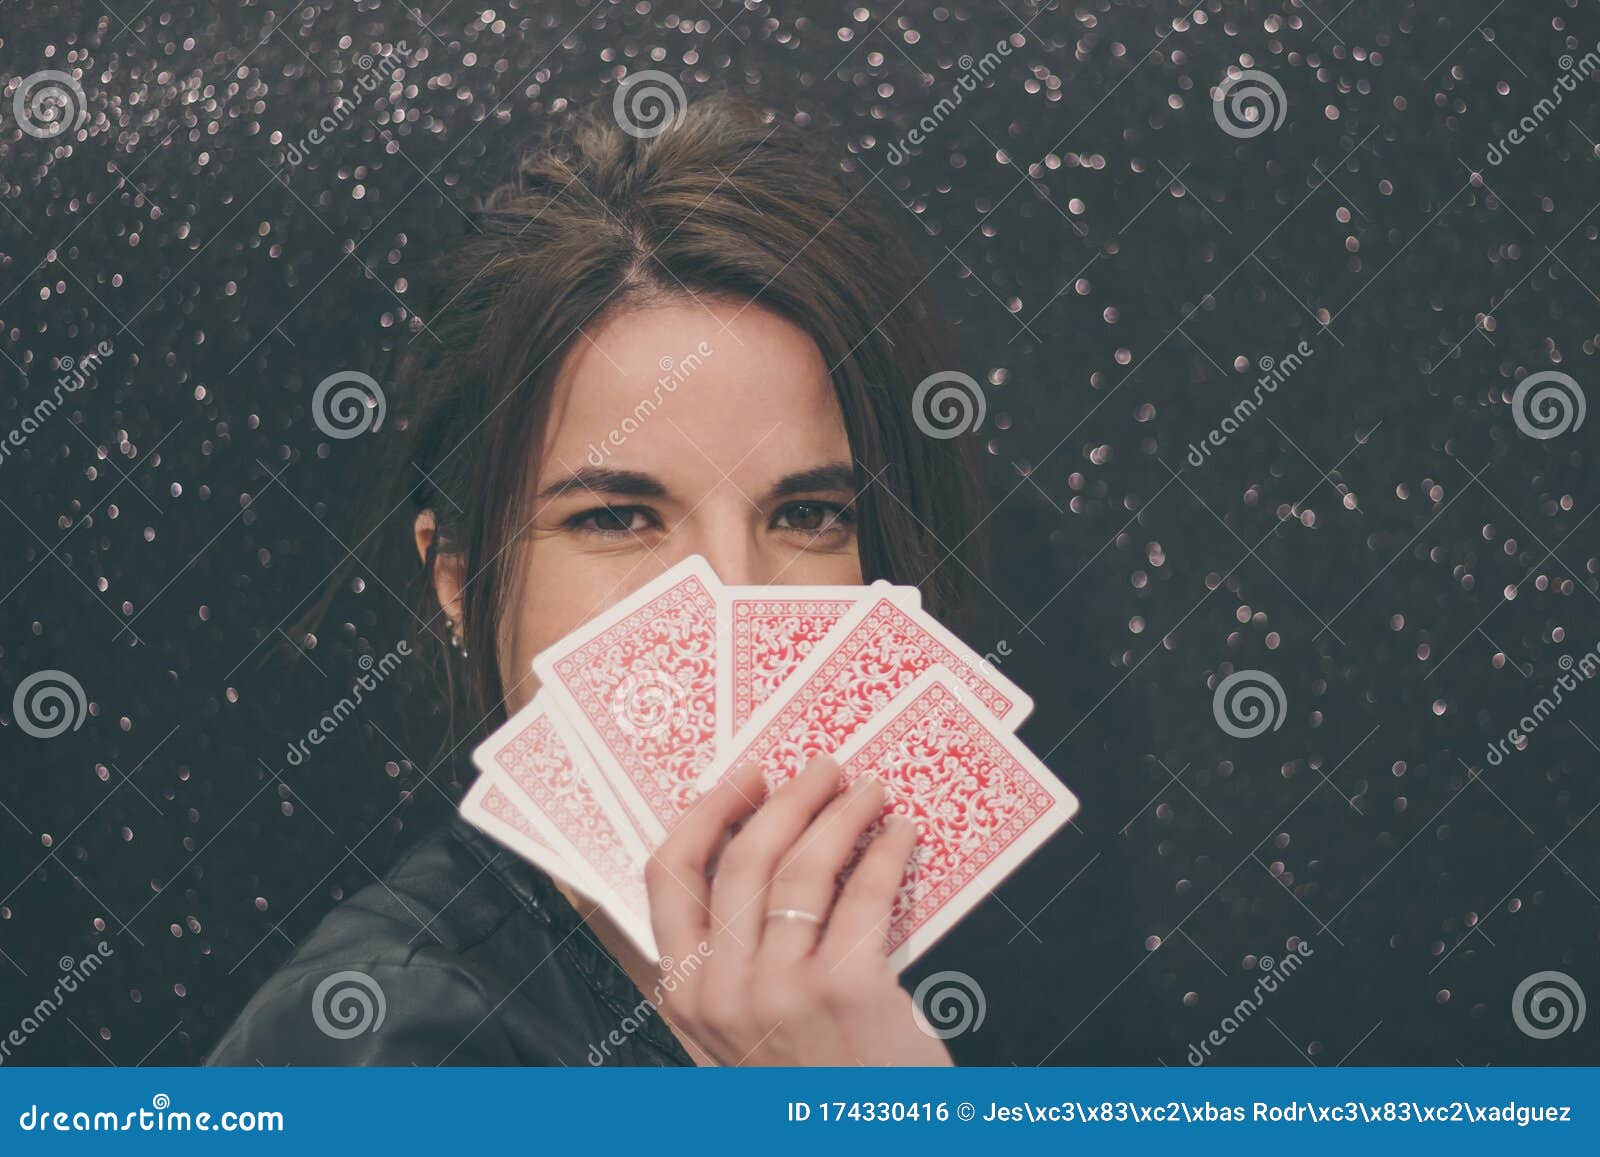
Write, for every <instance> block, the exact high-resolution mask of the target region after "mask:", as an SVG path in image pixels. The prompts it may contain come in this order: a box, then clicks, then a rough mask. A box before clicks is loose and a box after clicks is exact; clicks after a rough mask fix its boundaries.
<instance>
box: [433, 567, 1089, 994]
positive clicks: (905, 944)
mask: <svg viewBox="0 0 1600 1157" xmlns="http://www.w3.org/2000/svg"><path fill="white" fill-rule="evenodd" d="M533 670H534V673H535V675H537V677H538V679H539V681H540V690H539V693H538V694H537V695H536V696H535V697H534V700H533V702H531V703H529V704H528V706H526V707H524V708H523V709H522V710H521V711H519V712H517V714H516V715H515V716H513V717H512V718H511V719H510V720H509V721H508V722H507V723H506V724H505V726H503V727H501V728H500V729H499V730H498V731H497V732H496V733H495V734H494V735H493V736H492V737H491V738H490V739H489V740H488V741H487V742H485V743H484V744H482V745H481V746H480V747H479V748H478V749H477V751H476V752H475V753H474V755H473V760H474V762H476V763H477V765H478V767H479V769H480V770H481V771H482V775H481V776H480V777H479V779H478V781H477V782H476V783H475V784H474V785H473V788H472V790H471V792H470V793H469V794H468V795H467V798H466V800H465V801H464V802H463V803H462V805H461V813H462V815H463V816H464V817H465V818H466V819H467V821H468V822H469V823H471V824H473V825H474V826H475V827H477V828H479V829H480V830H481V831H483V832H485V833H486V834H488V835H490V836H491V837H493V838H494V839H496V840H497V841H499V842H500V843H502V844H504V845H506V846H507V847H509V848H511V849H512V850H513V851H515V852H516V853H517V854H518V855H520V856H522V857H523V858H524V859H527V860H529V861H531V862H532V863H534V864H535V865H537V866H538V867H540V868H542V869H543V870H544V871H546V872H548V873H549V874H550V875H552V876H554V877H556V878H557V879H559V880H561V881H562V882H563V883H565V884H567V885H568V886H569V887H571V888H574V889H576V890H577V891H580V892H582V893H583V894H584V895H586V896H588V897H590V898H591V899H593V900H595V901H596V902H597V903H599V904H600V905H602V906H603V907H604V908H605V910H606V911H607V913H608V914H609V915H610V916H611V918H612V919H613V920H614V921H615V923H616V924H617V926H618V927H619V928H620V929H622V930H623V932H624V933H626V935H627V936H628V937H629V938H630V939H631V940H632V941H633V942H634V943H635V944H636V945H637V946H638V948H639V949H640V951H642V952H644V953H645V954H646V955H647V956H648V957H649V958H650V959H652V960H655V959H658V958H659V954H658V952H657V950H656V947H655V940H654V937H653V936H652V934H651V930H650V927H651V926H650V912H649V904H648V900H647V897H646V892H645V883H644V866H645V861H646V860H647V859H648V858H649V855H650V853H651V851H652V850H653V849H654V848H655V847H657V846H658V845H659V844H660V843H661V841H662V840H663V839H664V838H665V837H666V834H667V832H668V830H669V829H670V828H671V827H672V825H673V823H674V822H675V821H676V820H677V819H678V817H679V816H681V815H683V814H684V812H685V811H686V810H688V809H689V808H690V807H692V806H694V803H695V800H696V799H698V798H699V796H700V795H701V793H703V792H704V791H705V790H706V789H707V788H709V787H711V786H713V785H714V784H716V782H717V781H718V780H720V779H721V778H722V777H723V776H725V775H727V774H728V773H729V772H731V771H732V770H733V769H734V768H736V767H738V766H740V765H741V764H744V763H747V762H755V763H759V764H761V766H762V769H763V771H764V772H765V776H766V780H767V783H768V785H769V786H776V785H777V784H779V783H781V782H782V781H783V780H784V779H786V778H788V777H790V776H792V775H794V774H796V773H797V772H799V771H800V770H801V768H803V767H804V766H805V764H806V762H807V761H808V760H809V759H810V758H811V757H812V756H815V755H819V754H825V755H831V756H833V757H834V758H835V759H836V760H838V762H839V765H840V767H841V769H842V770H843V779H844V782H845V783H847V784H848V783H850V782H852V781H854V780H855V779H856V778H857V777H858V776H861V775H865V774H869V773H870V774H874V775H876V776H877V777H878V779H879V781H880V782H881V783H882V784H883V787H884V790H885V795H886V797H887V799H888V803H887V805H886V807H887V808H888V809H892V810H894V811H898V812H901V813H902V814H904V815H907V816H909V817H910V818H911V819H913V820H914V821H915V822H916V824H917V830H918V836H917V848H916V852H915V853H914V855H913V857H912V860H911V863H910V864H909V865H908V867H907V872H906V877H905V879H904V881H903V882H902V884H901V888H900V894H899V896H898V897H897V899H896V902H895V906H894V911H893V912H892V913H891V916H890V922H889V930H888V940H889V951H890V961H891V963H892V964H893V965H894V966H895V967H896V968H897V969H898V968H904V967H905V966H906V965H908V964H910V963H911V962H912V961H913V960H915V959H916V958H917V957H918V956H920V955H921V954H922V953H923V952H925V951H926V950H927V949H928V948H929V947H930V946H931V945H932V944H933V943H934V942H935V941H937V940H938V939H939V937H940V936H942V935H944V933H945V932H947V931H948V930H949V929H950V928H951V927H952V926H953V925H954V924H955V923H956V922H957V921H958V920H960V919H961V917H963V916H964V915H966V913H967V912H968V911H970V910H971V909H972V908H973V907H974V906H975V905H976V904H977V903H978V902H979V901H980V900H982V899H983V898H984V897H985V896H986V895H988V893H989V892H990V890H992V889H993V888H994V887H995V886H996V885H998V884H999V883H1000V881H1001V880H1002V879H1004V878H1005V877H1006V876H1007V875H1008V874H1009V873H1010V872H1011V871H1013V870H1014V869H1015V868H1016V867H1017V866H1018V865H1019V864H1021V863H1022V862H1023V861H1024V860H1025V859H1027V857H1028V856H1029V855H1031V854H1032V853H1033V852H1034V850H1035V849H1037V848H1038V847H1039V846H1040V845H1041V844H1042V843H1043V842H1044V841H1045V840H1047V839H1048V838H1049V837H1050V836H1051V834H1052V833H1054V832H1055V830H1056V829H1057V828H1059V827H1060V826H1061V825H1062V824H1064V823H1066V822H1067V821H1068V820H1069V819H1071V818H1072V816H1073V814H1074V813H1075V812H1076V811H1077V810H1078V801H1077V799H1076V798H1075V797H1074V796H1073V795H1072V793H1071V792H1069V791H1068V790H1067V789H1066V788H1064V787H1062V786H1061V784H1060V783H1059V782H1057V780H1056V778H1055V776H1053V775H1052V774H1051V773H1050V771H1049V769H1048V768H1046V767H1045V766H1044V765H1043V764H1042V763H1040V762H1039V760H1038V759H1037V758H1035V757H1034V756H1033V755H1032V753H1030V752H1029V751H1028V749H1027V748H1025V747H1024V746H1023V745H1022V744H1021V743H1020V742H1019V741H1018V740H1017V738H1016V737H1015V736H1014V735H1013V734H1012V733H1013V731H1014V730H1015V729H1016V728H1017V726H1018V725H1019V724H1020V723H1021V722H1022V720H1023V719H1025V718H1026V717H1027V715H1028V713H1029V712H1030V711H1032V710H1033V701H1032V700H1031V699H1029V698H1028V696H1027V695H1026V694H1024V693H1023V692H1022V691H1021V690H1020V689H1019V688H1017V687H1016V686H1015V685H1014V684H1012V682H1011V681H1010V680H1009V679H1006V678H1005V677H1004V676H1002V675H1000V674H999V673H998V672H997V671H995V670H994V668H993V666H992V665H991V664H988V663H985V662H984V660H983V659H982V657H981V656H979V655H977V654H975V653H974V652H973V651H972V650H971V649H970V648H968V647H967V646H966V645H965V644H964V643H962V642H961V641H960V640H958V639H957V638H956V637H955V636H954V635H952V634H951V633H950V632H949V631H947V630H945V628H944V627H942V626H940V625H939V624H938V623H937V622H935V621H934V620H933V618H932V617H931V616H929V615H927V614H925V613H924V612H923V610H922V599H921V596H920V594H919V593H918V592H917V590H916V588H915V587H903V586H891V585H890V584H888V583H886V582H878V583H874V584H872V585H871V586H861V587H855V586H837V587H807V586H766V587H740V586H724V585H723V584H722V583H721V582H719V581H718V580H717V577H716V575H715V574H714V573H713V572H712V570H711V567H710V566H709V565H708V564H707V562H706V561H705V559H703V558H701V557H700V556H698V555H696V556H694V557H692V558H689V559H686V560H685V561H684V562H682V563H680V564H679V565H677V566H675V567H673V568H672V569H671V570H670V571H668V572H667V573H666V574H663V575H662V576H661V577H660V578H658V579H656V580H655V581H653V582H651V583H650V584H648V585H647V586H645V587H643V588H641V589H640V590H638V591H636V592H635V593H634V594H632V595H630V596H629V597H628V598H626V599H624V600H623V601H622V602H621V603H619V604H617V605H616V606H613V607H612V608H611V609H609V610H607V611H605V612H604V613H602V614H601V615H599V616H597V617H596V618H594V619H591V620H590V621H589V622H588V623H586V624H584V625H583V626H582V627H580V628H578V629H577V630H576V631H574V632H573V633H572V634H570V635H568V636H567V637H566V638H565V639H563V640H562V641H561V642H559V643H557V644H555V646H553V647H550V648H549V649H548V650H546V651H544V652H543V653H542V654H540V655H539V657H538V658H536V659H535V660H534V661H533ZM886 814H887V813H886Z"/></svg>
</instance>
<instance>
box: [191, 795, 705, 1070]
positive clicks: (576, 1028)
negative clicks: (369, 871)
mask: <svg viewBox="0 0 1600 1157" xmlns="http://www.w3.org/2000/svg"><path fill="white" fill-rule="evenodd" d="M338 974H345V975H343V976H340V975H338ZM380 1011H381V1014H382V1015H381V1018H380V1017H379V1015H378V1014H379V1012H380ZM258 1062H259V1063H261V1064H264V1065H284V1064H295V1065H412V1064H415V1065H440V1064H451V1065H557V1064H562V1065H597V1064H621V1065H687V1064H690V1063H691V1062H690V1059H689V1057H688V1056H687V1054H685V1053H684V1051H683V1048H682V1047H681V1046H680V1045H679V1044H678V1042H677V1040H676V1039H675V1038H674V1037H673V1035H672V1033H671V1032H670V1031H669V1030H668V1029H667V1027H666V1025H664V1024H663V1023H662V1022H661V1019H660V1018H659V1017H658V1016H657V1015H656V1014H655V1011H654V1009H653V1008H652V1007H651V1005H650V1004H649V1003H648V1002H647V1001H646V999H645V998H644V996H643V995H642V994H641V993H640V992H639V990H638V988H637V987H636V986H635V985H634V983H633V982H632V981H631V980H630V979H629V978H628V976H627V974H626V973H625V972H623V971H622V969H621V968H620V967H619V966H618V965H617V963H616V962H615V961H614V960H613V959H612V958H611V956H610V955H609V954H608V953H607V952H606V951H605V950H604V949H603V948H602V947H600V945H599V943H598V942H597V941H595V940H594V939H593V938H592V936H591V935H590V933H589V931H588V929H587V928H586V927H584V926H583V922H582V919H581V918H580V917H579V916H578V914H577V912H575V911H574V910H573V908H572V906H571V905H570V904H568V903H567V901H566V898H565V897H564V896H562V895H561V893H560V892H559V891H557V890H556V888H555V887H554V885H552V884H551V882H550V880H549V878H548V877H547V876H545V875H544V874H543V873H542V872H539V871H538V870H537V869H535V868H533V867H531V866H530V865H528V864H526V863H524V862H523V861H522V860H520V859H519V858H518V857H516V856H515V855H513V854H512V853H510V852H508V851H506V850H504V849H502V848H500V847H498V846H497V845H495V844H493V843H491V842H490V841H488V840H487V839H485V838H484V837H483V836H481V835H479V834H478V833H477V832H476V831H474V830H473V829H471V828H470V827H468V826H467V825H466V824H464V823H462V822H461V821H460V820H455V821H453V822H452V823H450V824H449V825H448V826H446V827H445V828H443V829H442V830H440V831H438V832H436V833H434V834H433V835H432V836H430V837H428V838H426V839H424V840H423V841H422V842H421V843H420V844H418V845H417V846H416V847H414V848H413V849H412V850H411V851H410V852H408V853H407V854H406V855H405V857H404V858H403V859H401V861H400V862H399V863H398V864H397V865H396V866H395V867H394V869H393V870H392V871H390V872H389V874H388V876H387V877H386V878H385V879H384V881H383V882H382V883H375V884H373V885H371V886H370V887H367V888H365V889H363V890H362V891H360V892H358V893H357V894H356V895H354V896H352V897H351V898H350V899H349V900H348V901H346V902H345V903H344V904H342V905H340V906H339V907H338V908H336V909H335V910H334V911H333V912H331V913H330V914H329V915H328V916H327V917H326V918H325V919H324V920H323V921H322V923H321V924H319V925H318V926H317V928H316V930H315V931H314V932H313V933H312V934H311V936H310V937H309V938H308V939H307V940H306V941H305V942H304V943H303V944H301V945H300V947H299V949H298V950H297V951H296V952H295V953H294V955H293V956H292V957H291V958H290V960H289V961H288V963H287V964H285V965H284V966H283V967H282V968H281V969H280V970H279V971H278V972H277V973H276V974H275V975H274V976H273V977H272V978H271V979H270V980H268V981H267V983H266V985H265V986H264V987H263V988H262V989H261V990H260V991H259V992H257V993H256V994H255V996H254V997H253V998H252V999H251V1001H250V1003H249V1004H248V1005H246V1006H245V1009H244V1011H243V1012H242V1013H240V1014H239V1018H238V1020H236V1021H235V1022H234V1024H233V1026H232V1027H231V1028H230V1029H229V1030H228V1031H227V1032H226V1033H225V1034H224V1035H223V1037H222V1040H221V1041H220V1042H219V1043H218V1044H217V1046H216V1048H215V1049H213V1050H212V1052H211V1055H210V1057H209V1058H208V1059H207V1063H208V1064H213V1065H253V1064H256V1063H258Z"/></svg>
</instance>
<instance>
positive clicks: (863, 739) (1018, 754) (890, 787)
mask: <svg viewBox="0 0 1600 1157" xmlns="http://www.w3.org/2000/svg"><path fill="white" fill-rule="evenodd" d="M835 758H837V759H838V760H839V764H840V767H841V769H842V771H843V780H844V782H845V783H847V784H849V783H853V782H854V781H855V780H856V779H858V778H860V777H861V776H863V775H866V774H868V773H871V774H873V775H876V776H877V777H878V779H879V781H880V782H881V783H882V784H883V786H884V791H885V794H886V796H887V797H888V801H887V804H886V806H885V809H884V814H885V815H888V813H889V812H891V811H894V812H899V813H900V814H901V815H904V816H907V817H909V818H910V819H911V820H913V821H914V822H915V823H916V825H917V846H916V851H915V852H914V853H913V856H912V862H911V865H910V866H909V867H908V869H907V872H906V875H905V878H904V879H903V881H902V883H901V887H900V892H899V894H898V895H897V896H896V898H895V903H894V907H893V909H892V911H891V913H890V918H889V931H888V950H889V962H890V964H892V965H893V966H894V967H895V968H896V969H897V970H898V969H902V968H904V967H905V966H906V965H908V964H910V963H911V962H912V961H914V960H915V959H916V958H917V957H918V956H920V955H922V953H923V952H925V951H926V950H927V949H928V948H929V947H930V946H931V945H932V944H933V943H934V942H935V941H937V940H938V939H939V938H940V937H941V936H943V935H944V934H945V933H946V932H948V931H949V930H950V929H951V928H952V927H953V926H954V925H955V924H956V922H957V921H959V920H960V919H961V918H962V917H963V916H965V915H966V914H967V913H968V912H969V911H971V910H972V909H973V908H974V907H975V906H976V905H977V904H978V903H979V902H980V901H982V900H983V899H984V898H985V897H986V896H988V894H989V893H990V892H991V891H993V890H994V889H995V887H997V886H998V885H999V883H1000V881H1001V880H1003V879H1005V877H1006V876H1008V875H1009V874H1010V873H1011V872H1012V871H1014V870H1015V869H1016V868H1017V866H1018V865H1020V864H1021V863H1022V862H1023V861H1024V860H1026V859H1027V858H1028V857H1029V856H1030V855H1032V854H1033V852H1034V851H1035V850H1036V849H1037V848H1038V847H1039V846H1040V845H1041V844H1043V843H1044V842H1045V840H1047V839H1049V838H1050V836H1051V835H1052V834H1053V833H1054V832H1055V831H1056V830H1057V829H1058V828H1060V827H1061V825H1062V824H1064V823H1066V822H1067V821H1068V820H1069V819H1071V818H1072V816H1073V815H1074V814H1076V812H1077V810H1078V800H1077V798H1076V797H1075V796H1074V795H1073V794H1072V793H1071V792H1070V791H1068V790H1067V789H1066V788H1065V787H1063V786H1061V784H1060V782H1059V781H1058V780H1057V779H1056V778H1055V776H1054V775H1052V774H1051V772H1050V769H1049V768H1047V767H1045V766H1044V765H1043V764H1042V763H1040V762H1039V760H1038V759H1037V758H1036V757H1035V756H1034V755H1033V754H1032V753H1031V752H1030V751H1028V749H1027V748H1026V747H1024V746H1023V745H1022V743H1021V742H1020V741H1019V740H1018V739H1017V738H1016V736H1014V735H1013V734H1012V733H1011V732H1010V731H1009V730H1008V729H1007V728H1006V727H1005V726H1004V725H1002V724H1001V723H999V721H998V720H997V719H996V718H995V716H994V714H993V713H992V711H991V710H989V709H988V708H987V707H986V706H985V705H983V704H980V703H979V702H978V701H977V700H976V699H975V698H974V697H973V696H972V694H971V693H970V692H969V691H968V690H967V688H966V687H965V686H964V685H963V684H962V683H961V682H959V681H958V680H957V679H956V678H954V677H953V676H952V675H951V673H950V672H948V671H946V670H944V669H942V668H939V667H934V668H932V669H931V670H929V671H927V672H926V673H925V674H923V675H921V676H920V677H919V678H917V679H916V680H915V681H914V682H913V683H912V684H911V685H910V687H908V688H907V689H906V691H904V692H903V693H902V694H901V695H900V696H899V697H898V698H896V699H895V700H894V702H893V703H891V704H890V705H889V706H888V707H887V708H886V709H885V710H883V711H881V712H880V713H879V714H878V715H877V716H876V717H875V718H873V719H872V720H871V721H870V722H868V723H867V724H866V725H865V726H863V727H861V728H859V729H858V730H857V731H856V732H855V734H854V735H852V736H851V737H850V739H849V740H847V741H846V742H845V744H844V745H843V746H842V747H840V748H839V749H838V751H837V752H835ZM876 830H877V829H876V828H874V829H872V831H871V832H869V833H868V834H869V835H871V834H874V833H875V832H876Z"/></svg>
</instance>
